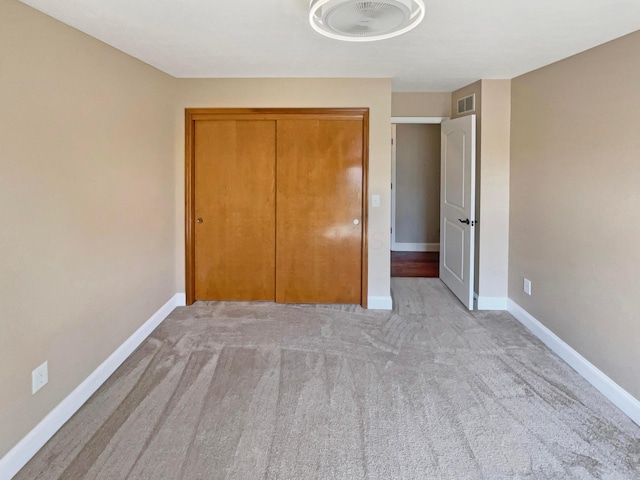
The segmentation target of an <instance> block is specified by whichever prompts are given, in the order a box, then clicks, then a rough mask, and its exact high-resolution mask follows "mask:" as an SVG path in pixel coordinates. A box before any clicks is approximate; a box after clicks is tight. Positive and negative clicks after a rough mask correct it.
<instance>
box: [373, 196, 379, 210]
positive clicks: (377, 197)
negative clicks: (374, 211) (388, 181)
mask: <svg viewBox="0 0 640 480" xmlns="http://www.w3.org/2000/svg"><path fill="white" fill-rule="evenodd" d="M371 206H372V207H373V208H378V207H379V206H380V195H371Z"/></svg>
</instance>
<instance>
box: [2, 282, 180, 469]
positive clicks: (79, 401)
mask: <svg viewBox="0 0 640 480" xmlns="http://www.w3.org/2000/svg"><path fill="white" fill-rule="evenodd" d="M184 304H185V294H184V293H177V294H176V295H174V296H173V297H172V298H171V299H170V300H169V301H168V302H167V303H165V304H164V305H163V306H162V307H160V309H159V310H158V311H157V312H156V313H154V314H153V315H152V316H151V318H149V319H148V320H147V321H146V322H145V323H144V324H143V325H142V326H141V327H140V328H138V330H136V331H135V332H134V334H133V335H131V336H130V337H129V338H128V339H127V340H125V342H124V343H123V344H122V345H120V346H119V347H118V348H117V349H116V351H115V352H113V353H112V354H111V355H110V356H109V357H108V358H107V359H106V360H105V361H104V362H102V364H100V366H99V367H98V368H96V369H95V370H94V371H93V372H92V373H91V374H90V375H89V376H88V377H87V378H86V379H85V380H84V381H83V382H82V383H81V384H80V385H78V386H77V387H76V388H75V389H74V390H73V391H72V392H71V393H70V394H69V395H67V397H66V398H65V399H64V400H62V402H60V403H59V404H58V405H57V406H56V407H55V408H54V409H53V410H51V412H49V414H48V415H47V416H46V417H44V419H43V420H42V421H41V422H40V423H38V425H36V426H35V428H34V429H33V430H31V431H30V432H29V433H28V434H27V435H26V436H25V437H24V438H23V439H22V440H20V442H18V443H17V444H16V446H14V447H13V448H12V449H11V450H9V452H7V454H6V455H5V456H4V457H2V459H0V478H3V479H4V478H7V479H8V478H11V477H13V476H14V475H15V474H16V473H18V471H19V470H20V469H21V468H22V467H24V466H25V465H26V463H27V462H28V461H29V460H30V459H31V457H33V456H34V455H35V454H36V453H37V452H38V450H40V449H41V448H42V447H43V445H44V444H45V443H47V441H48V440H49V439H50V438H51V437H52V436H53V435H54V434H55V433H56V432H57V431H58V429H60V427H62V425H64V424H65V422H66V421H67V420H69V419H70V418H71V416H72V415H73V414H74V413H76V412H77V411H78V409H79V408H80V407H81V406H82V405H83V404H84V403H85V402H86V401H87V400H88V399H89V397H91V395H93V394H94V393H95V391H96V390H98V388H99V387H100V386H101V385H102V384H103V383H104V382H105V381H106V380H107V378H109V377H110V376H111V374H112V373H113V372H114V371H115V370H116V369H117V368H118V367H119V366H120V365H121V364H122V362H124V361H125V360H126V359H127V357H128V356H129V355H131V353H133V351H134V350H135V349H136V348H138V346H139V345H140V344H141V343H142V342H143V341H144V339H146V338H147V337H148V336H149V334H150V333H151V332H152V331H153V330H154V329H155V328H156V327H157V326H158V325H160V323H161V322H162V321H163V320H164V319H165V318H167V316H169V314H170V313H171V312H172V311H173V309H174V308H176V307H179V306H183V305H184Z"/></svg>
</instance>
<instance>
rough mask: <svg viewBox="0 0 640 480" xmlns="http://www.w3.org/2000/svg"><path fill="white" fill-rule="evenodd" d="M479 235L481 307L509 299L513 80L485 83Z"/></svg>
mask: <svg viewBox="0 0 640 480" xmlns="http://www.w3.org/2000/svg"><path fill="white" fill-rule="evenodd" d="M480 101H481V108H480V111H481V112H482V130H481V132H482V133H481V144H480V159H481V160H480V168H479V175H480V176H479V186H480V188H479V194H480V195H479V199H480V201H479V202H478V205H480V212H479V215H478V217H477V218H478V220H479V223H478V226H477V229H476V230H477V231H478V232H479V239H480V245H479V249H478V266H479V271H478V273H479V277H478V284H477V287H476V288H477V293H478V296H479V306H480V307H481V308H482V304H483V303H485V302H486V301H487V300H488V299H505V298H506V297H507V296H508V289H509V287H508V275H509V149H510V138H511V80H482V97H481V100H480Z"/></svg>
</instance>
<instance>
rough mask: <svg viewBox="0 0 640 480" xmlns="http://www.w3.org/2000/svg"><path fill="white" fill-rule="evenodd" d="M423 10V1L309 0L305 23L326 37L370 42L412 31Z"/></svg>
mask: <svg viewBox="0 0 640 480" xmlns="http://www.w3.org/2000/svg"><path fill="white" fill-rule="evenodd" d="M424 10H425V7H424V2H423V0H375V1H372V2H363V1H362V0H311V3H310V5H309V23H311V26H312V27H313V28H314V30H315V31H317V32H318V33H321V34H322V35H325V36H327V37H329V38H335V39H336V40H346V41H348V42H371V41H373V40H384V39H385V38H392V37H396V36H398V35H402V34H403V33H406V32H408V31H409V30H411V29H413V28H415V27H416V26H417V25H418V24H419V23H420V22H421V21H422V19H423V18H424Z"/></svg>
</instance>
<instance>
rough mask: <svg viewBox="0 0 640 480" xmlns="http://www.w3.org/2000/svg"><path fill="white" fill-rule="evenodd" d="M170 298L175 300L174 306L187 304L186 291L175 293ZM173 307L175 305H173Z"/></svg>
mask: <svg viewBox="0 0 640 480" xmlns="http://www.w3.org/2000/svg"><path fill="white" fill-rule="evenodd" d="M172 300H175V304H176V305H175V306H176V307H186V306H187V294H186V293H176V294H175V295H174V296H173V298H172ZM174 308H175V307H174Z"/></svg>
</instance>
